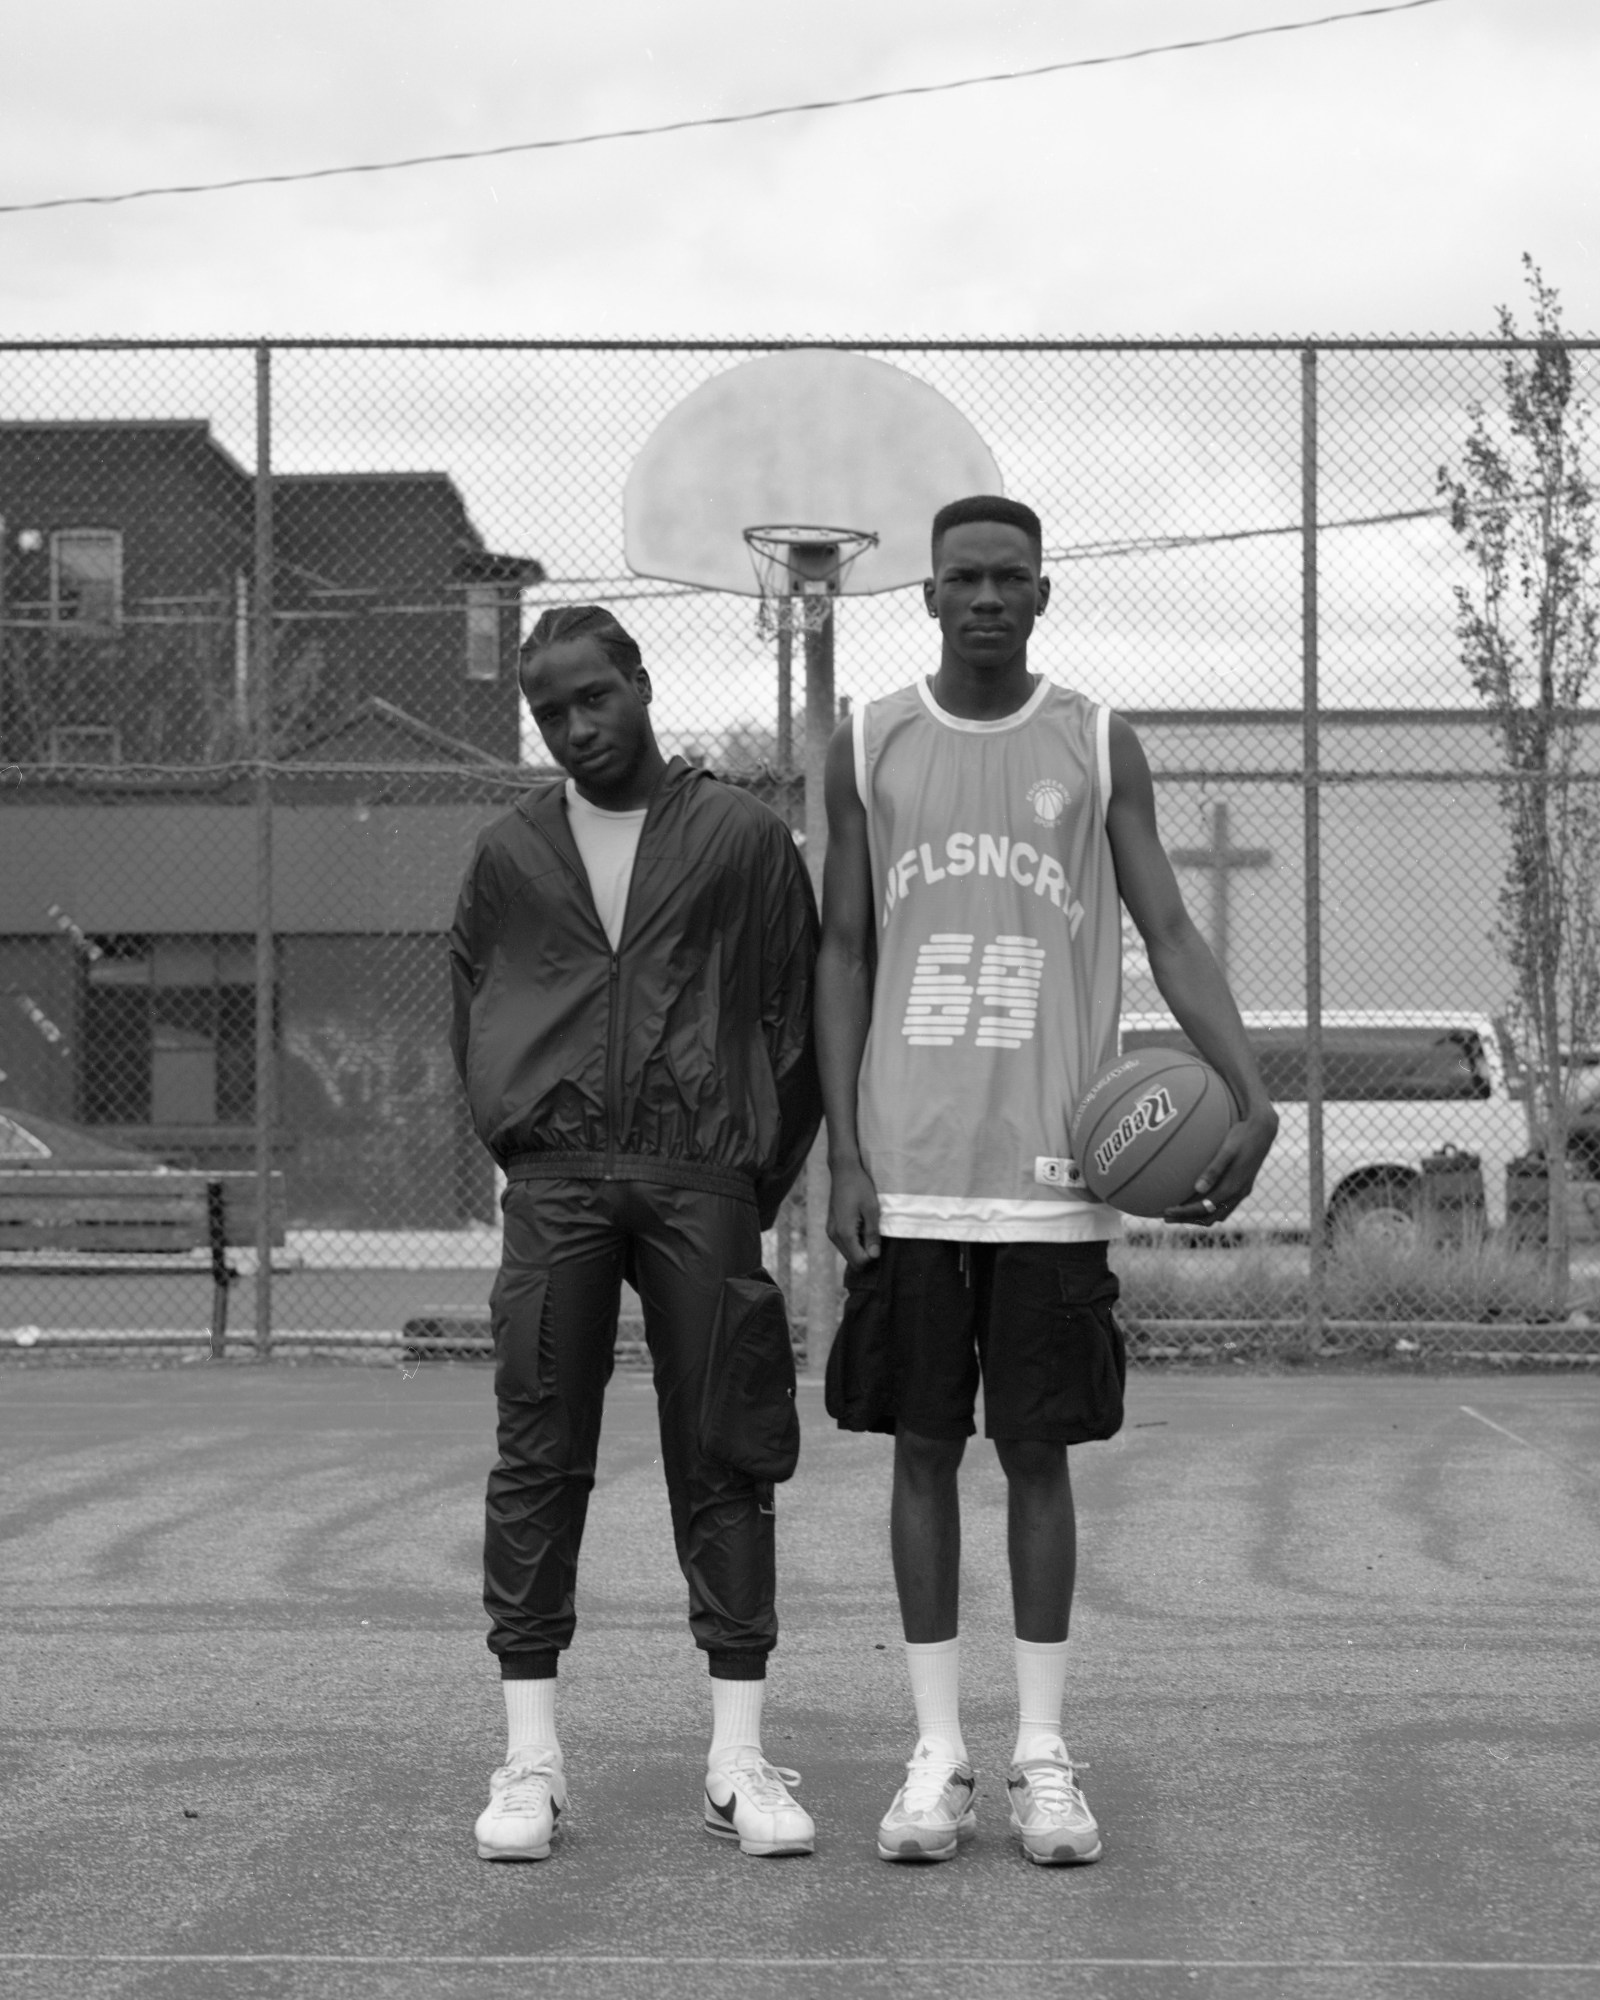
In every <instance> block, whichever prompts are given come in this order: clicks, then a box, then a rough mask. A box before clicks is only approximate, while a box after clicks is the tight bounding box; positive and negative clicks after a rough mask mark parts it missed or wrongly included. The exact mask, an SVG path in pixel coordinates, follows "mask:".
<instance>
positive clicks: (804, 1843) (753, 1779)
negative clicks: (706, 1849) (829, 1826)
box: [706, 1750, 817, 1854]
mask: <svg viewBox="0 0 1600 2000" xmlns="http://www.w3.org/2000/svg"><path fill="white" fill-rule="evenodd" d="M799 1782H800V1773H799V1772H798V1771H786V1770H784V1768H783V1767H782V1766H781V1765H779V1764H769V1763H768V1762H767V1760H766V1758H765V1757H763V1756H762V1754H761V1752H760V1751H759V1750H745V1751H741V1752H740V1754H739V1755H738V1757H737V1758H735V1759H733V1760H732V1761H730V1762H728V1763H725V1764H718V1765H717V1766H716V1768H715V1769H714V1770H711V1771H708V1772H707V1773H706V1832H707V1833H714V1834H715V1835H716V1836H717V1838H718V1839H719V1840H736V1841H738V1843H739V1850H740V1852H741V1853H743V1854H810V1853H811V1851H812V1850H813V1848H814V1847H815V1846H816V1842H817V1829H816V1827H815V1825H814V1824H813V1823H812V1818H811V1815H810V1813H808V1812H807V1811H806V1809H805V1808H804V1806H801V1805H797V1804H796V1803H795V1801H794V1800H793V1799H792V1798H791V1797H790V1796H789V1787H790V1786H791V1785H798V1784H799Z"/></svg>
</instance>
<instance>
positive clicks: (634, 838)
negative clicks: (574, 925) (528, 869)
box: [567, 778, 649, 951]
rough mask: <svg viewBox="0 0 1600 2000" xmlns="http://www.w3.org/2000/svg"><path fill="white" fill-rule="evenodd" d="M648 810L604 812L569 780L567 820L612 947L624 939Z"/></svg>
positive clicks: (643, 807)
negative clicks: (591, 803)
mask: <svg viewBox="0 0 1600 2000" xmlns="http://www.w3.org/2000/svg"><path fill="white" fill-rule="evenodd" d="M648 810H649V808H648V807H647V806H640V807H639V808H638V810H637V811H636V812H620V813H617V812H604V811H602V810H601V808H600V807H599V806H592V805H590V803H589V801H588V800H587V799H586V798H585V797H584V796H583V794H582V792H580V791H579V790H578V788H577V786H576V785H575V784H574V783H573V782H572V780H571V779H570V778H568V780H567V824H568V825H569V826H570V827H571V828H572V838H573V839H574V841H576V843H577V847H578V856H579V859H580V860H581V861H582V862H583V868H584V873H585V874H586V875H587V876H588V878H589V891H590V894H591V895H592V896H593V897H594V906H595V908H596V909H597V910H598V911H599V912H600V921H601V923H602V924H603V925H604V926H605V933H606V936H607V937H608V938H609V939H610V940H611V949H612V950H613V951H615V950H616V949H617V947H618V945H620V944H621V942H622V919H623V915H624V913H625V912H626V910H627V907H628V884H629V883H630V882H631V881H632V880H633V861H634V856H635V855H636V854H637V853H638V852H639V834H640V832H641V830H642V829H643V827H644V816H645V814H646V812H647V811H648Z"/></svg>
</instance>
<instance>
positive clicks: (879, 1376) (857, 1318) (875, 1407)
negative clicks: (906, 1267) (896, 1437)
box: [823, 1255, 895, 1435]
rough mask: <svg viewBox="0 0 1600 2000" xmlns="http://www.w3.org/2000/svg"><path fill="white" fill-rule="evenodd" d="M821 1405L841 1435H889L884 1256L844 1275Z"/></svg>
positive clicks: (891, 1403) (890, 1377) (890, 1361)
mask: <svg viewBox="0 0 1600 2000" xmlns="http://www.w3.org/2000/svg"><path fill="white" fill-rule="evenodd" d="M823 1401H824V1405H825V1407H826V1409H827V1412H828V1415H829V1416H830V1417H832V1418H833V1420H834V1422H835V1423H837V1424H838V1426H839V1428H840V1429H841V1430H846V1431H887V1432H889V1433H890V1434H891V1435H892V1434H893V1431H894V1427H895V1397H894V1346H893V1341H892V1338H891V1328H890V1314H889V1285H888V1280H887V1277H886V1274H885V1271H884V1256H883V1255H880V1256H878V1257H877V1258H875V1259H874V1260H873V1262H872V1263H870V1264H865V1265H863V1266H862V1268H861V1269H860V1270H859V1271H847V1272H846V1273H845V1280H844V1317H843V1318H842V1319H841V1320H840V1322H839V1330H838V1332H837V1333H836V1334H835V1335H834V1337H833V1345H832V1347H830V1348H829V1349H828V1367H827V1372H826V1375H825V1377H824V1380H823Z"/></svg>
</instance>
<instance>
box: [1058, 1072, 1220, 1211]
mask: <svg viewBox="0 0 1600 2000" xmlns="http://www.w3.org/2000/svg"><path fill="white" fill-rule="evenodd" d="M1236 1116H1237V1113H1236V1112H1235V1110H1234V1105H1233V1094H1232V1092H1231V1091H1230V1090H1229V1089H1228V1086H1227V1085H1226V1084H1225V1083H1224V1082H1223V1080H1222V1078H1221V1077H1220V1076H1218V1074H1217V1072H1216V1071H1215V1070H1214V1069H1213V1068H1212V1067H1211V1065H1210V1064H1209V1063H1205V1062H1202V1061H1201V1060H1200V1058H1199V1057H1198V1056H1197V1055H1194V1054H1192V1053H1191V1052H1190V1051H1189V1050H1187V1049H1134V1050H1132V1051H1130V1053H1129V1054H1127V1055H1125V1056H1118V1057H1117V1059H1116V1061H1115V1062H1111V1063H1107V1065H1106V1067H1105V1068H1104V1069H1103V1070H1101V1071H1100V1073H1099V1075H1098V1076H1096V1077H1095V1078H1094V1080H1093V1081H1092V1082H1091V1083H1090V1085H1089V1087H1088V1089H1087V1090H1086V1091H1085V1092H1084V1094H1083V1097H1082V1099H1081V1101H1080V1102H1079V1105H1078V1110H1077V1115H1076V1116H1075V1117H1074V1119H1073V1121H1072V1156H1073V1158H1074V1159H1075V1160H1076V1161H1077V1163H1078V1166H1079V1168H1080V1170H1081V1171H1082V1174H1083V1178H1084V1181H1085V1183H1086V1184H1087V1186H1088V1188H1089V1192H1090V1193H1091V1194H1092V1195H1094V1196H1095V1197H1096V1199H1097V1200H1099V1201H1103V1202H1108V1203H1109V1204H1110V1206H1111V1207H1112V1208H1119V1209H1121V1210H1122V1211H1123V1213H1124V1214H1125V1215H1144V1216H1157V1215H1161V1214H1163V1213H1164V1212H1165V1211H1166V1210H1167V1209H1169V1208H1176V1207H1177V1206H1178V1205H1179V1203H1181V1202H1186V1201H1189V1200H1191V1199H1192V1198H1193V1197H1194V1184H1195V1180H1196V1178H1197V1176H1199V1175H1200V1174H1202V1173H1204V1172H1205V1170H1206V1168H1207V1167H1208V1166H1209V1165H1210V1163H1211V1161H1212V1159H1213V1158H1214V1157H1215V1154H1216V1150H1217V1148H1218V1147H1219V1146H1220V1145H1221V1144H1222V1141H1223V1139H1224V1137H1225V1136H1226V1134H1227V1130H1228V1127H1229V1126H1230V1125H1231V1124H1232V1123H1233V1122H1234V1119H1235V1117H1236Z"/></svg>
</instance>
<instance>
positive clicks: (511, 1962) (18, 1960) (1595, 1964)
mask: <svg viewBox="0 0 1600 2000" xmlns="http://www.w3.org/2000/svg"><path fill="white" fill-rule="evenodd" d="M7 1965H17V1966H23V1965H173V1966H180V1965H352V1966H353V1965H375V1966H381V1965H388V1966H408V1965H417V1966H422V1965H437V1966H468V1967H470V1966H475V1965H482V1966H490V1965H508V1966H521V1965H529V1966H533V1965H564V1966H585V1965H616V1966H623V1965H640V1966H649V1965H655V1966H679V1965H682V1966H690V1965H714V1966H743V1967H748V1968H750V1969H751V1970H754V1971H761V1970H797V1971H810V1972H829V1971H846V1970H850V1969H855V1968H869V1969H870V1968H875V1967H885V1966H897V1965H919V1966H943V1965H954V1966H991V1965H992V1966H995V1967H1000V1968H1006V1969H1018V1970H1026V1969H1028V1968H1031V1967H1037V1966H1052V1967H1059V1968H1060V1969H1061V1970H1063V1971H1073V1970H1078V1971H1104V1972H1116V1971H1123V1970H1126V1971H1138V1972H1174V1971H1177V1972H1182V1971H1189V1970H1193V1971H1196V1972H1600V1959H1536V1958H1063V1957H1061V1956H1059V1955H1053V1956H1051V1957H1049V1958H993V1957H985V1958H952V1957H951V1956H949V1955H948V1954H947V1953H941V1954H940V1955H939V1956H938V1957H934V1958H908V1957H907V1956H906V1955H905V1953H903V1952H897V1953H895V1955H894V1956H893V1957H892V1958H890V1957H840V1958H818V1957H812V1958H737V1957H733V1956H731V1955H730V1954H728V1953H726V1952H719V1953H717V1954H716V1955H715V1956H714V1957H697V1958H689V1957H678V1956H665V1955H663V1956H651V1955H649V1954H646V1953H634V1954H626V1953H621V1952H614V1953H599V1952H482V1953H472V1954H468V1953H444V1952H437V1953H428V1952H419V1953H417V1954H416V1955H415V1956H414V1957H405V1956H403V1955H401V1954H399V1953H377V1952H323V1951H240V1952H224V1951H186V1952H161V1951H149V1952H136V1951H127V1952H112V1951H102V1952H95V1951H6V1952H0V1966H7Z"/></svg>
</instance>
